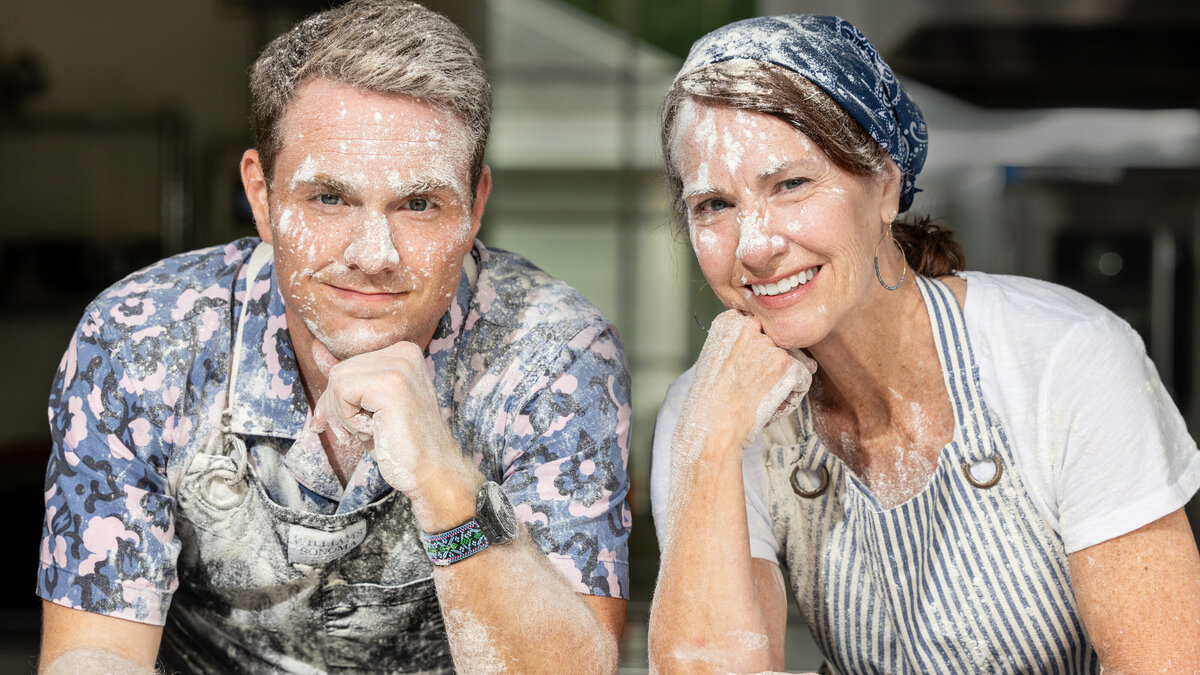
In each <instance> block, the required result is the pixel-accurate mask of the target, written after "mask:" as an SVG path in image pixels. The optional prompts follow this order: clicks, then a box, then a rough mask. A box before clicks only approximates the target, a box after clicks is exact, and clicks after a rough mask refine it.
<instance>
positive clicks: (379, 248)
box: [346, 213, 400, 274]
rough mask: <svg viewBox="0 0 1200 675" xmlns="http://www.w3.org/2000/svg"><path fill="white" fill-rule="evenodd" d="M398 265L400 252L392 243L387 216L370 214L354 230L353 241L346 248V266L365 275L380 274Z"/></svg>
mask: <svg viewBox="0 0 1200 675" xmlns="http://www.w3.org/2000/svg"><path fill="white" fill-rule="evenodd" d="M399 264H400V252H399V251H397V250H396V246H395V244H394V243H393V242H392V228H391V226H390V225H389V224H388V220H387V216H385V215H384V214H382V213H372V214H370V215H368V216H367V217H366V218H364V219H363V221H362V222H361V223H359V225H358V227H356V228H355V232H354V240H353V241H351V242H350V245H349V246H347V247H346V265H347V266H349V267H356V268H358V269H360V270H362V271H363V272H366V273H367V274H375V273H377V272H382V271H384V270H386V269H388V268H390V267H395V266H396V265H399Z"/></svg>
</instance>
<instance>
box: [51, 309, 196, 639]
mask: <svg viewBox="0 0 1200 675" xmlns="http://www.w3.org/2000/svg"><path fill="white" fill-rule="evenodd" d="M105 319H107V320H110V321H113V320H115V321H120V320H121V317H120V316H117V315H115V314H114V316H113V317H102V316H99V315H98V314H92V315H90V316H85V318H84V320H83V321H82V322H81V323H80V326H79V330H78V331H77V332H76V334H75V336H74V337H73V338H72V340H71V343H70V345H69V346H68V348H67V351H66V353H65V354H64V356H63V359H62V361H61V363H60V364H59V369H58V373H57V375H56V377H55V379H54V383H53V385H52V389H51V394H50V405H49V419H50V431H51V437H52V440H53V446H52V449H51V454H50V460H49V463H48V466H47V470H46V483H45V492H44V496H45V504H46V510H45V520H44V522H43V526H42V541H41V550H40V556H39V570H38V582H37V594H38V595H39V596H40V597H42V598H43V599H45V600H48V601H50V602H54V603H56V604H59V605H63V606H66V607H71V608H75V609H81V610H85V611H88V612H94V613H99V614H105V615H109V616H114V617H119V618H122V619H129V620H132V621H139V622H143V623H150V624H157V625H162V624H163V622H164V618H165V615H166V611H167V607H168V606H169V603H170V598H171V594H172V592H173V591H174V590H175V587H176V585H177V580H176V573H175V562H176V559H177V557H178V552H179V545H178V541H177V540H176V538H175V534H174V500H173V499H172V498H171V496H170V494H169V491H168V489H167V484H166V479H165V476H164V475H163V474H162V473H161V472H160V470H161V469H162V467H163V466H164V463H163V458H162V455H161V454H156V452H158V451H156V450H155V448H160V447H161V445H160V443H161V440H162V439H161V436H163V435H165V434H166V432H165V431H164V430H163V428H162V426H161V425H159V424H158V422H161V420H158V417H160V416H162V417H166V416H168V415H169V414H170V413H169V406H167V405H165V404H164V403H163V402H162V400H161V399H162V392H161V391H158V392H156V393H149V394H148V393H147V391H146V390H147V389H155V388H156V387H157V388H160V389H161V387H162V379H163V376H164V372H165V371H164V369H163V365H162V362H161V361H157V362H153V361H151V360H149V359H145V360H144V361H143V362H142V363H141V364H140V366H136V365H135V364H132V363H131V365H135V367H129V368H127V367H123V366H122V365H121V363H120V359H121V355H120V354H119V353H117V352H114V351H113V349H112V348H111V347H109V346H108V345H105V344H102V343H101V342H100V341H99V337H98V336H99V334H100V333H102V332H103V326H102V324H103V321H104V320H105ZM118 352H119V349H118ZM124 356H125V358H129V357H131V356H132V355H130V354H125V355H124ZM139 369H140V370H146V371H147V372H144V373H143V372H138V371H139ZM151 399H153V400H155V401H157V402H156V403H151V402H150V400H151ZM156 458H157V459H156ZM156 465H157V468H156Z"/></svg>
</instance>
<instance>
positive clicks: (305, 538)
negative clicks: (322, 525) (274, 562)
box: [288, 520, 367, 565]
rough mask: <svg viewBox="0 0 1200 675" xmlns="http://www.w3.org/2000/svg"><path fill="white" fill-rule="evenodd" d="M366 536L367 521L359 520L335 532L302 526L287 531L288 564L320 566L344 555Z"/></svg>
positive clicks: (294, 526) (293, 526)
mask: <svg viewBox="0 0 1200 675" xmlns="http://www.w3.org/2000/svg"><path fill="white" fill-rule="evenodd" d="M366 536H367V521H365V520H360V521H358V522H357V523H354V524H353V525H350V526H349V527H347V528H345V529H343V530H338V531H337V532H326V531H325V530H314V529H312V528H310V527H304V526H302V525H292V526H291V527H290V528H289V529H288V562H290V563H304V564H310V565H311V564H321V563H327V562H329V561H331V560H337V559H338V558H340V557H342V556H343V555H346V554H347V553H349V552H350V551H352V550H354V547H356V546H358V545H359V544H361V543H362V541H363V539H364V538H365V537H366Z"/></svg>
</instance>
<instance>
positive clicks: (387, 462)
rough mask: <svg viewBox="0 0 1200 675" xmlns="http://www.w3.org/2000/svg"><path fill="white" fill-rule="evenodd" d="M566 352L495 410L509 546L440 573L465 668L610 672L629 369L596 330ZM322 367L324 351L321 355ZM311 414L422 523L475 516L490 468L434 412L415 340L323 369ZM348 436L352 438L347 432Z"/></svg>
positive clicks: (437, 527) (622, 557)
mask: <svg viewBox="0 0 1200 675" xmlns="http://www.w3.org/2000/svg"><path fill="white" fill-rule="evenodd" d="M584 337H586V338H587V339H584V340H579V339H577V340H573V341H572V345H569V346H567V347H565V348H564V349H563V353H562V354H560V358H559V359H558V360H557V361H555V362H554V364H555V365H554V366H553V368H552V370H551V371H550V372H544V373H539V374H538V377H536V378H535V379H536V380H537V381H538V382H539V384H538V385H537V386H535V387H534V388H533V389H534V390H533V391H531V392H529V394H528V395H527V396H526V397H525V398H524V399H523V402H522V404H521V405H520V406H519V407H518V408H516V409H513V410H503V409H502V410H496V411H495V412H494V415H496V416H497V417H502V418H501V419H498V420H496V421H495V426H497V427H501V428H504V429H505V431H504V432H503V433H504V439H505V440H504V442H505V444H506V446H505V448H504V455H505V456H506V458H507V459H506V462H505V464H506V465H507V467H506V469H505V476H504V481H503V487H504V490H505V492H506V493H507V494H509V495H510V496H511V497H512V501H513V502H514V503H515V504H516V513H517V516H518V517H519V518H520V519H521V520H522V523H521V525H520V534H519V535H518V537H517V538H516V540H515V541H514V542H512V543H510V544H505V545H495V546H488V547H487V548H486V549H484V550H483V551H481V552H479V553H476V554H474V555H471V556H470V557H467V558H465V559H463V560H460V561H458V562H455V563H454V564H451V565H448V566H438V567H435V569H434V574H433V576H434V581H435V583H436V585H437V589H438V598H439V602H440V603H441V608H442V614H443V616H444V617H445V622H446V629H447V634H448V636H449V639H450V647H451V653H452V655H453V657H454V661H455V666H456V668H457V669H458V670H459V671H460V672H485V673H486V672H512V673H517V672H522V673H524V672H572V673H587V672H595V673H610V672H615V670H616V668H617V646H618V643H619V640H620V634H621V630H622V628H623V625H624V616H625V604H626V599H625V597H624V596H625V595H626V594H627V590H626V588H625V585H626V584H627V578H628V577H627V571H626V570H625V565H626V564H627V561H626V557H627V554H626V551H625V546H626V537H627V531H628V512H627V510H626V507H625V504H624V498H625V494H626V492H627V490H628V478H627V473H626V463H627V460H628V435H629V429H628V423H629V410H630V409H629V394H628V388H629V379H628V374H627V372H626V367H625V363H624V358H623V357H622V356H621V354H620V348H619V346H618V345H617V344H616V341H615V337H614V336H613V335H612V334H611V332H609V331H607V330H602V331H592V332H591V333H589V334H588V335H586V336H584ZM320 349H322V348H321V347H320V346H315V347H314V350H315V352H314V356H315V357H316V361H317V363H318V364H321V363H325V364H328V363H329V362H330V361H329V355H328V354H318V353H316V351H319V350H320ZM328 373H329V384H328V386H327V388H326V390H325V394H324V395H323V396H322V398H321V400H320V401H319V402H318V404H317V410H316V413H315V420H314V421H315V422H316V423H317V425H318V427H320V426H321V425H328V427H329V428H330V429H331V430H337V434H338V435H340V436H343V437H345V438H346V439H351V438H352V437H358V436H359V435H360V434H362V437H366V436H370V437H371V438H372V439H373V440H372V441H371V442H370V443H371V445H370V446H369V447H370V449H371V451H372V452H373V453H374V454H375V457H376V460H377V461H378V463H379V466H380V471H381V472H382V474H383V476H384V478H385V479H387V480H388V482H389V483H391V484H392V485H393V486H394V487H396V488H397V489H399V490H401V491H403V492H404V493H405V494H407V495H408V497H409V498H410V499H411V500H412V502H413V510H414V514H415V516H416V518H417V524H418V526H419V527H420V529H421V530H422V531H424V532H426V533H437V532H444V531H446V530H450V529H452V528H454V527H457V526H458V525H460V524H462V523H464V522H465V521H467V520H469V519H471V518H472V517H474V516H475V514H476V494H477V492H478V489H479V486H480V485H481V484H483V483H484V481H485V478H484V476H483V475H482V474H481V473H480V471H479V470H478V469H477V467H476V466H475V463H474V461H473V459H472V457H473V456H474V453H473V452H472V449H471V448H464V447H461V446H460V445H459V443H458V442H457V441H456V440H455V439H454V437H453V436H452V435H451V433H450V431H449V429H448V427H447V426H446V423H445V422H444V421H443V420H442V416H441V411H440V410H439V408H438V406H437V403H436V401H435V398H434V393H433V388H432V382H431V380H430V378H429V374H428V371H427V370H426V364H425V360H424V357H423V355H422V353H421V350H420V349H419V348H418V347H416V346H415V345H413V344H411V343H399V344H397V345H393V346H392V347H389V348H387V349H384V350H380V351H378V352H373V353H370V354H363V355H360V356H356V357H354V358H351V359H347V360H346V361H344V362H341V363H338V364H336V365H334V366H333V367H332V368H329V369H328ZM348 442H350V441H349V440H348Z"/></svg>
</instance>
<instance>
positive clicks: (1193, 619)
mask: <svg viewBox="0 0 1200 675" xmlns="http://www.w3.org/2000/svg"><path fill="white" fill-rule="evenodd" d="M662 137H663V150H664V154H665V158H666V161H667V167H668V175H669V177H670V183H671V186H672V188H673V190H674V194H675V198H676V202H677V204H678V206H679V208H680V210H681V211H682V212H683V213H684V214H685V220H686V225H687V230H688V233H689V235H690V238H691V241H692V245H693V247H694V249H695V252H696V256H697V259H698V260H699V263H700V268H701V270H702V271H703V273H704V277H705V279H706V280H707V282H708V284H709V285H710V286H711V287H712V289H713V291H714V292H715V293H716V295H717V297H718V298H719V299H720V300H721V302H722V303H723V304H724V305H725V306H726V307H727V308H729V311H726V312H724V313H723V314H721V315H719V316H718V317H717V318H716V320H715V321H713V323H712V326H711V327H710V329H709V335H708V338H707V340H706V342H705V345H704V348H703V350H702V352H701V354H700V357H699V359H698V361H697V362H696V365H695V366H694V368H693V369H692V370H690V371H689V372H688V373H686V374H685V375H684V376H683V377H681V378H680V380H679V381H677V382H676V383H675V385H673V386H672V387H671V389H670V390H669V392H668V394H667V398H666V401H665V402H664V404H663V408H662V410H661V412H660V415H659V424H658V428H657V430H656V434H655V448H654V475H653V477H652V481H651V482H652V494H653V495H654V497H655V516H656V521H657V525H658V528H659V532H660V539H661V542H660V543H661V545H662V550H663V554H662V567H661V571H660V575H659V580H658V588H657V590H656V592H655V596H654V604H653V607H652V611H651V620H650V651H651V661H652V664H653V665H654V666H655V667H656V669H657V670H658V671H660V672H707V671H714V672H730V671H733V672H758V671H763V670H771V669H776V670H778V669H782V667H783V637H784V626H785V623H786V605H787V596H788V595H791V596H793V597H794V598H795V600H796V602H797V603H798V605H799V607H800V611H801V613H802V615H803V616H804V618H805V620H806V621H807V622H808V625H809V626H810V628H811V630H812V632H813V636H814V638H815V639H816V641H817V642H818V644H819V645H820V646H821V648H822V651H823V652H824V654H825V657H826V666H827V667H828V668H830V669H831V670H834V671H841V672H886V673H909V672H911V673H943V672H1095V671H1097V670H1098V669H1099V668H1100V666H1101V665H1103V666H1104V667H1105V669H1106V671H1115V672H1144V671H1147V670H1151V669H1152V670H1154V671H1156V672H1158V671H1159V670H1163V669H1165V671H1166V672H1197V669H1200V555H1198V554H1197V551H1196V544H1195V541H1194V539H1193V536H1192V532H1191V529H1190V526H1189V524H1188V521H1187V517H1186V516H1185V515H1184V512H1183V510H1182V506H1183V505H1184V504H1185V503H1186V502H1187V500H1188V498H1189V497H1190V496H1191V495H1192V494H1193V493H1194V492H1195V491H1196V489H1197V487H1198V486H1200V453H1198V452H1197V450H1196V445H1195V442H1194V441H1193V440H1192V439H1191V437H1190V436H1188V434H1187V430H1186V428H1185V426H1184V423H1183V420H1182V419H1181V417H1180V415H1179V413H1178V411H1177V410H1176V408H1175V406H1174V405H1173V404H1172V402H1171V400H1170V398H1169V397H1168V395H1167V394H1166V392H1165V391H1164V389H1163V387H1162V385H1161V383H1160V382H1159V380H1158V377H1157V375H1156V374H1155V371H1154V367H1153V365H1152V364H1151V363H1149V361H1148V360H1147V359H1146V356H1145V352H1144V348H1143V346H1142V343H1141V341H1140V340H1139V339H1138V337H1137V335H1136V334H1135V333H1134V332H1133V331H1132V330H1131V329H1130V328H1129V326H1128V325H1127V324H1125V323H1124V322H1123V321H1121V320H1120V319H1118V318H1116V317H1115V316H1113V315H1112V314H1111V313H1109V312H1107V311H1106V310H1104V309H1103V308H1102V307H1100V306H1099V305H1098V304H1096V303H1094V302H1092V301H1090V300H1088V299H1086V298H1084V297H1082V296H1080V295H1079V294H1077V293H1074V292H1072V291H1070V290H1067V289H1065V288H1061V287H1058V286H1055V285H1052V284H1048V283H1045V282H1040V281H1035V280H1031V279H1022V278H1017V277H1004V276H994V275H987V274H981V273H963V272H961V269H962V254H961V251H960V250H959V248H958V246H957V244H955V243H954V241H953V238H952V237H951V235H949V233H947V232H946V231H944V230H940V229H939V228H937V227H934V226H932V225H929V224H928V223H927V222H923V221H920V220H915V219H910V220H909V221H908V222H907V223H904V222H896V217H897V215H898V214H899V213H900V212H902V211H904V210H907V209H908V207H909V206H910V205H911V203H912V199H913V194H914V192H915V187H914V182H915V179H916V177H917V174H918V173H919V171H920V169H921V166H922V164H923V163H924V157H925V150H926V133H925V126H924V122H923V120H922V117H921V113H920V110H919V109H918V108H917V106H916V105H915V103H913V101H912V100H911V99H910V98H909V97H908V94H907V93H906V92H905V91H904V89H903V88H902V87H901V86H900V85H899V83H898V82H897V81H896V79H895V77H894V75H893V74H892V72H891V70H890V69H889V68H888V67H887V65H886V64H885V63H884V62H883V61H882V59H880V57H879V55H878V54H877V53H876V52H875V50H874V49H872V48H871V46H870V44H869V43H868V42H867V41H866V39H865V38H864V37H863V36H862V35H861V34H859V33H858V31H857V30H855V29H854V27H853V26H851V25H850V24H848V23H846V22H845V21H842V20H840V19H836V18H833V17H816V16H791V17H771V18H758V19H751V20H748V21H743V22H739V23H735V24H732V25H730V26H726V27H725V28H722V29H720V30H717V31H716V32H714V33H712V34H710V35H708V36H706V37H704V38H703V39H701V40H700V41H699V42H697V43H696V44H695V45H694V46H693V48H692V51H691V54H690V55H689V57H688V60H687V62H686V63H685V65H684V67H683V70H682V71H681V72H680V75H679V76H678V77H677V79H676V80H675V83H674V85H673V86H672V88H671V90H670V92H669V93H668V95H667V99H666V103H665V107H664V114H663V134H662ZM668 495H669V496H668ZM785 575H786V577H787V579H786V580H785V578H784V577H785Z"/></svg>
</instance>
